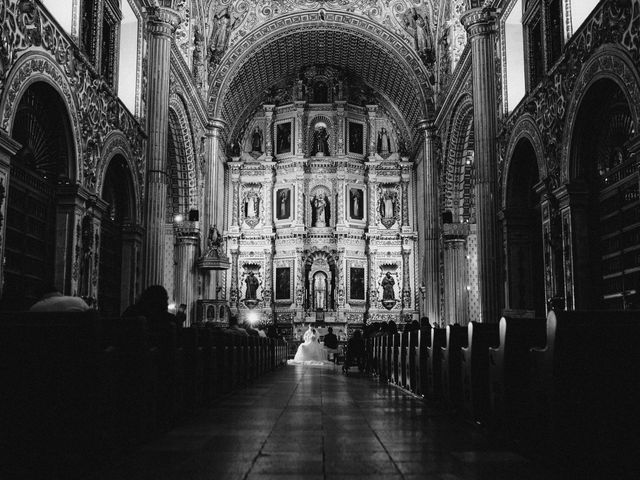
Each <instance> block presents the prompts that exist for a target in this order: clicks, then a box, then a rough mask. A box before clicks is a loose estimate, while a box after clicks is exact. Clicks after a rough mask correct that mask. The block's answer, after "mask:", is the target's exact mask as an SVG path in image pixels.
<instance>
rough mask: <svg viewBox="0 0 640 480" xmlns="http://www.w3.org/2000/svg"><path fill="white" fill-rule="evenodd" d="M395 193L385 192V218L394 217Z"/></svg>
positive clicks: (383, 212)
mask: <svg viewBox="0 0 640 480" xmlns="http://www.w3.org/2000/svg"><path fill="white" fill-rule="evenodd" d="M393 214H394V212H393V195H392V194H391V193H390V192H387V193H385V194H384V200H383V204H382V215H383V217H384V218H393Z"/></svg>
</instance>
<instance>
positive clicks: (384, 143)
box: [377, 127, 391, 156]
mask: <svg viewBox="0 0 640 480" xmlns="http://www.w3.org/2000/svg"><path fill="white" fill-rule="evenodd" d="M377 152H378V153H379V154H380V155H382V156H384V155H389V154H390V153H391V139H390V138H389V134H388V133H387V129H386V128H384V127H382V128H381V129H380V131H379V132H378V148H377Z"/></svg>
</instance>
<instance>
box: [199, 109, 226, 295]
mask: <svg viewBox="0 0 640 480" xmlns="http://www.w3.org/2000/svg"><path fill="white" fill-rule="evenodd" d="M225 127H226V124H225V123H224V121H222V120H220V119H214V120H213V121H212V122H211V123H210V124H209V125H207V131H206V133H205V159H206V177H205V202H204V204H205V212H204V222H203V224H204V225H203V232H205V234H204V235H203V236H202V237H203V238H202V241H203V242H206V241H207V238H208V235H209V230H210V229H211V228H212V227H215V228H217V229H218V232H219V233H220V234H222V232H223V230H224V205H225V198H224V197H225V195H224V162H225V158H226V157H225V155H224V151H225V148H224V146H223V145H222V132H223V131H224V129H225ZM206 250H207V245H204V244H203V245H202V251H203V252H206ZM203 275H204V285H203V296H204V298H206V299H213V298H217V296H216V291H217V290H218V286H219V283H220V279H221V275H220V273H219V272H217V271H216V270H204V271H203Z"/></svg>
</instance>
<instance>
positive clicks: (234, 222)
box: [231, 164, 240, 232]
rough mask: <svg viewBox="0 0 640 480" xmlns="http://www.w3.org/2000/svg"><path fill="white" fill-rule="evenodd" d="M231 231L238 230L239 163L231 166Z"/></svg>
mask: <svg viewBox="0 0 640 480" xmlns="http://www.w3.org/2000/svg"><path fill="white" fill-rule="evenodd" d="M231 195H232V198H231V231H232V232H239V231H240V223H239V221H240V219H239V216H240V215H239V214H240V165H235V164H233V165H232V166H231Z"/></svg>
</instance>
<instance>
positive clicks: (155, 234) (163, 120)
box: [144, 7, 180, 286]
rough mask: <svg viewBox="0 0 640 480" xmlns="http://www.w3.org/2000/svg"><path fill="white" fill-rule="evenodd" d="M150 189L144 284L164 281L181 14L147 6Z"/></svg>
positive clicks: (148, 160)
mask: <svg viewBox="0 0 640 480" xmlns="http://www.w3.org/2000/svg"><path fill="white" fill-rule="evenodd" d="M147 13H148V22H147V28H148V32H149V36H148V38H149V44H148V78H149V83H148V90H147V132H148V134H149V139H148V141H147V145H148V149H147V188H146V211H145V214H146V217H145V218H146V231H145V242H144V243H145V262H144V285H145V286H149V285H156V284H157V285H162V284H163V283H164V255H163V253H164V224H165V215H166V214H167V183H168V174H167V136H168V131H169V71H170V70H171V66H170V54H171V38H172V36H173V32H174V31H175V29H176V27H177V26H178V24H179V23H180V16H179V15H178V13H177V12H175V11H174V10H171V9H169V8H165V7H148V8H147Z"/></svg>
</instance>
